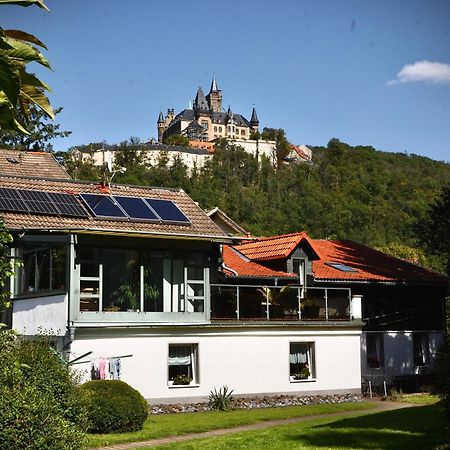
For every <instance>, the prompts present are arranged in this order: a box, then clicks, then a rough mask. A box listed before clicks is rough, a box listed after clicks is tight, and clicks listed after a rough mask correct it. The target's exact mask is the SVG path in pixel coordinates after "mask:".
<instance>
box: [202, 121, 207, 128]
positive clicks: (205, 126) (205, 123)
mask: <svg viewBox="0 0 450 450" xmlns="http://www.w3.org/2000/svg"><path fill="white" fill-rule="evenodd" d="M201 125H202V127H203V128H204V129H205V130H207V129H208V122H207V121H206V120H202V123H201Z"/></svg>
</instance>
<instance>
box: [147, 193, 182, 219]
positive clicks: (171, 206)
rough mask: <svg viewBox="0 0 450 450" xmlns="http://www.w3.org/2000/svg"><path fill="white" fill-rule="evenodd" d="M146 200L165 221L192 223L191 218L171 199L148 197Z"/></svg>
mask: <svg viewBox="0 0 450 450" xmlns="http://www.w3.org/2000/svg"><path fill="white" fill-rule="evenodd" d="M145 201H146V202H147V203H148V204H149V205H150V206H151V207H152V208H153V210H154V211H155V212H156V214H158V216H159V217H161V219H162V221H163V222H177V223H190V220H189V219H188V218H187V217H186V216H185V215H184V214H183V213H182V212H181V210H180V209H179V208H178V206H177V205H175V203H174V202H172V201H171V200H160V199H156V198H146V199H145Z"/></svg>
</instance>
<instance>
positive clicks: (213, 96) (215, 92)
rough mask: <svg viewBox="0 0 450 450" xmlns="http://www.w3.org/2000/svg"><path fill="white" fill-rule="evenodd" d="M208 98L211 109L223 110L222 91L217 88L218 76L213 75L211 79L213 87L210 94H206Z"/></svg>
mask: <svg viewBox="0 0 450 450" xmlns="http://www.w3.org/2000/svg"><path fill="white" fill-rule="evenodd" d="M206 100H207V101H208V105H209V109H210V110H211V111H214V112H220V111H222V91H221V90H220V89H218V88H217V81H216V77H213V79H212V81H211V88H210V89H209V94H208V95H207V96H206Z"/></svg>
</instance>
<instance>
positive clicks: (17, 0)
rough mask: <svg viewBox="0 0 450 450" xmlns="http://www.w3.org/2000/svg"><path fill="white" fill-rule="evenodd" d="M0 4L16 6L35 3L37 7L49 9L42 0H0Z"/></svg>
mask: <svg viewBox="0 0 450 450" xmlns="http://www.w3.org/2000/svg"><path fill="white" fill-rule="evenodd" d="M0 5H16V6H31V5H36V6H38V7H39V8H42V9H45V10H46V11H50V10H49V9H48V8H47V5H46V4H45V3H44V0H0Z"/></svg>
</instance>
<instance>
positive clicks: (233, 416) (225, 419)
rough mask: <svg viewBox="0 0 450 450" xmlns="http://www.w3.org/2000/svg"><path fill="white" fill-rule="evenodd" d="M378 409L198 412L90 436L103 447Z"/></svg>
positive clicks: (323, 407) (344, 407)
mask: <svg viewBox="0 0 450 450" xmlns="http://www.w3.org/2000/svg"><path fill="white" fill-rule="evenodd" d="M372 407H374V405H373V404H371V403H364V402H363V403H340V404H334V405H333V404H324V405H311V406H292V407H284V408H264V409H250V410H249V409H241V410H235V411H227V412H219V411H210V412H196V413H182V414H165V415H156V416H150V417H149V418H148V419H147V421H146V423H145V425H144V428H143V429H142V430H140V431H136V432H134V433H122V434H100V435H89V446H90V447H101V446H106V445H112V444H119V443H124V442H135V441H146V440H149V439H155V438H160V437H166V436H173V435H182V434H187V433H201V432H202V431H209V430H215V429H218V428H232V427H238V426H240V425H248V424H252V423H257V422H264V421H267V420H277V419H285V418H289V417H304V416H314V415H317V414H328V413H336V412H342V411H356V412H357V411H361V410H368V409H370V408H372Z"/></svg>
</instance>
